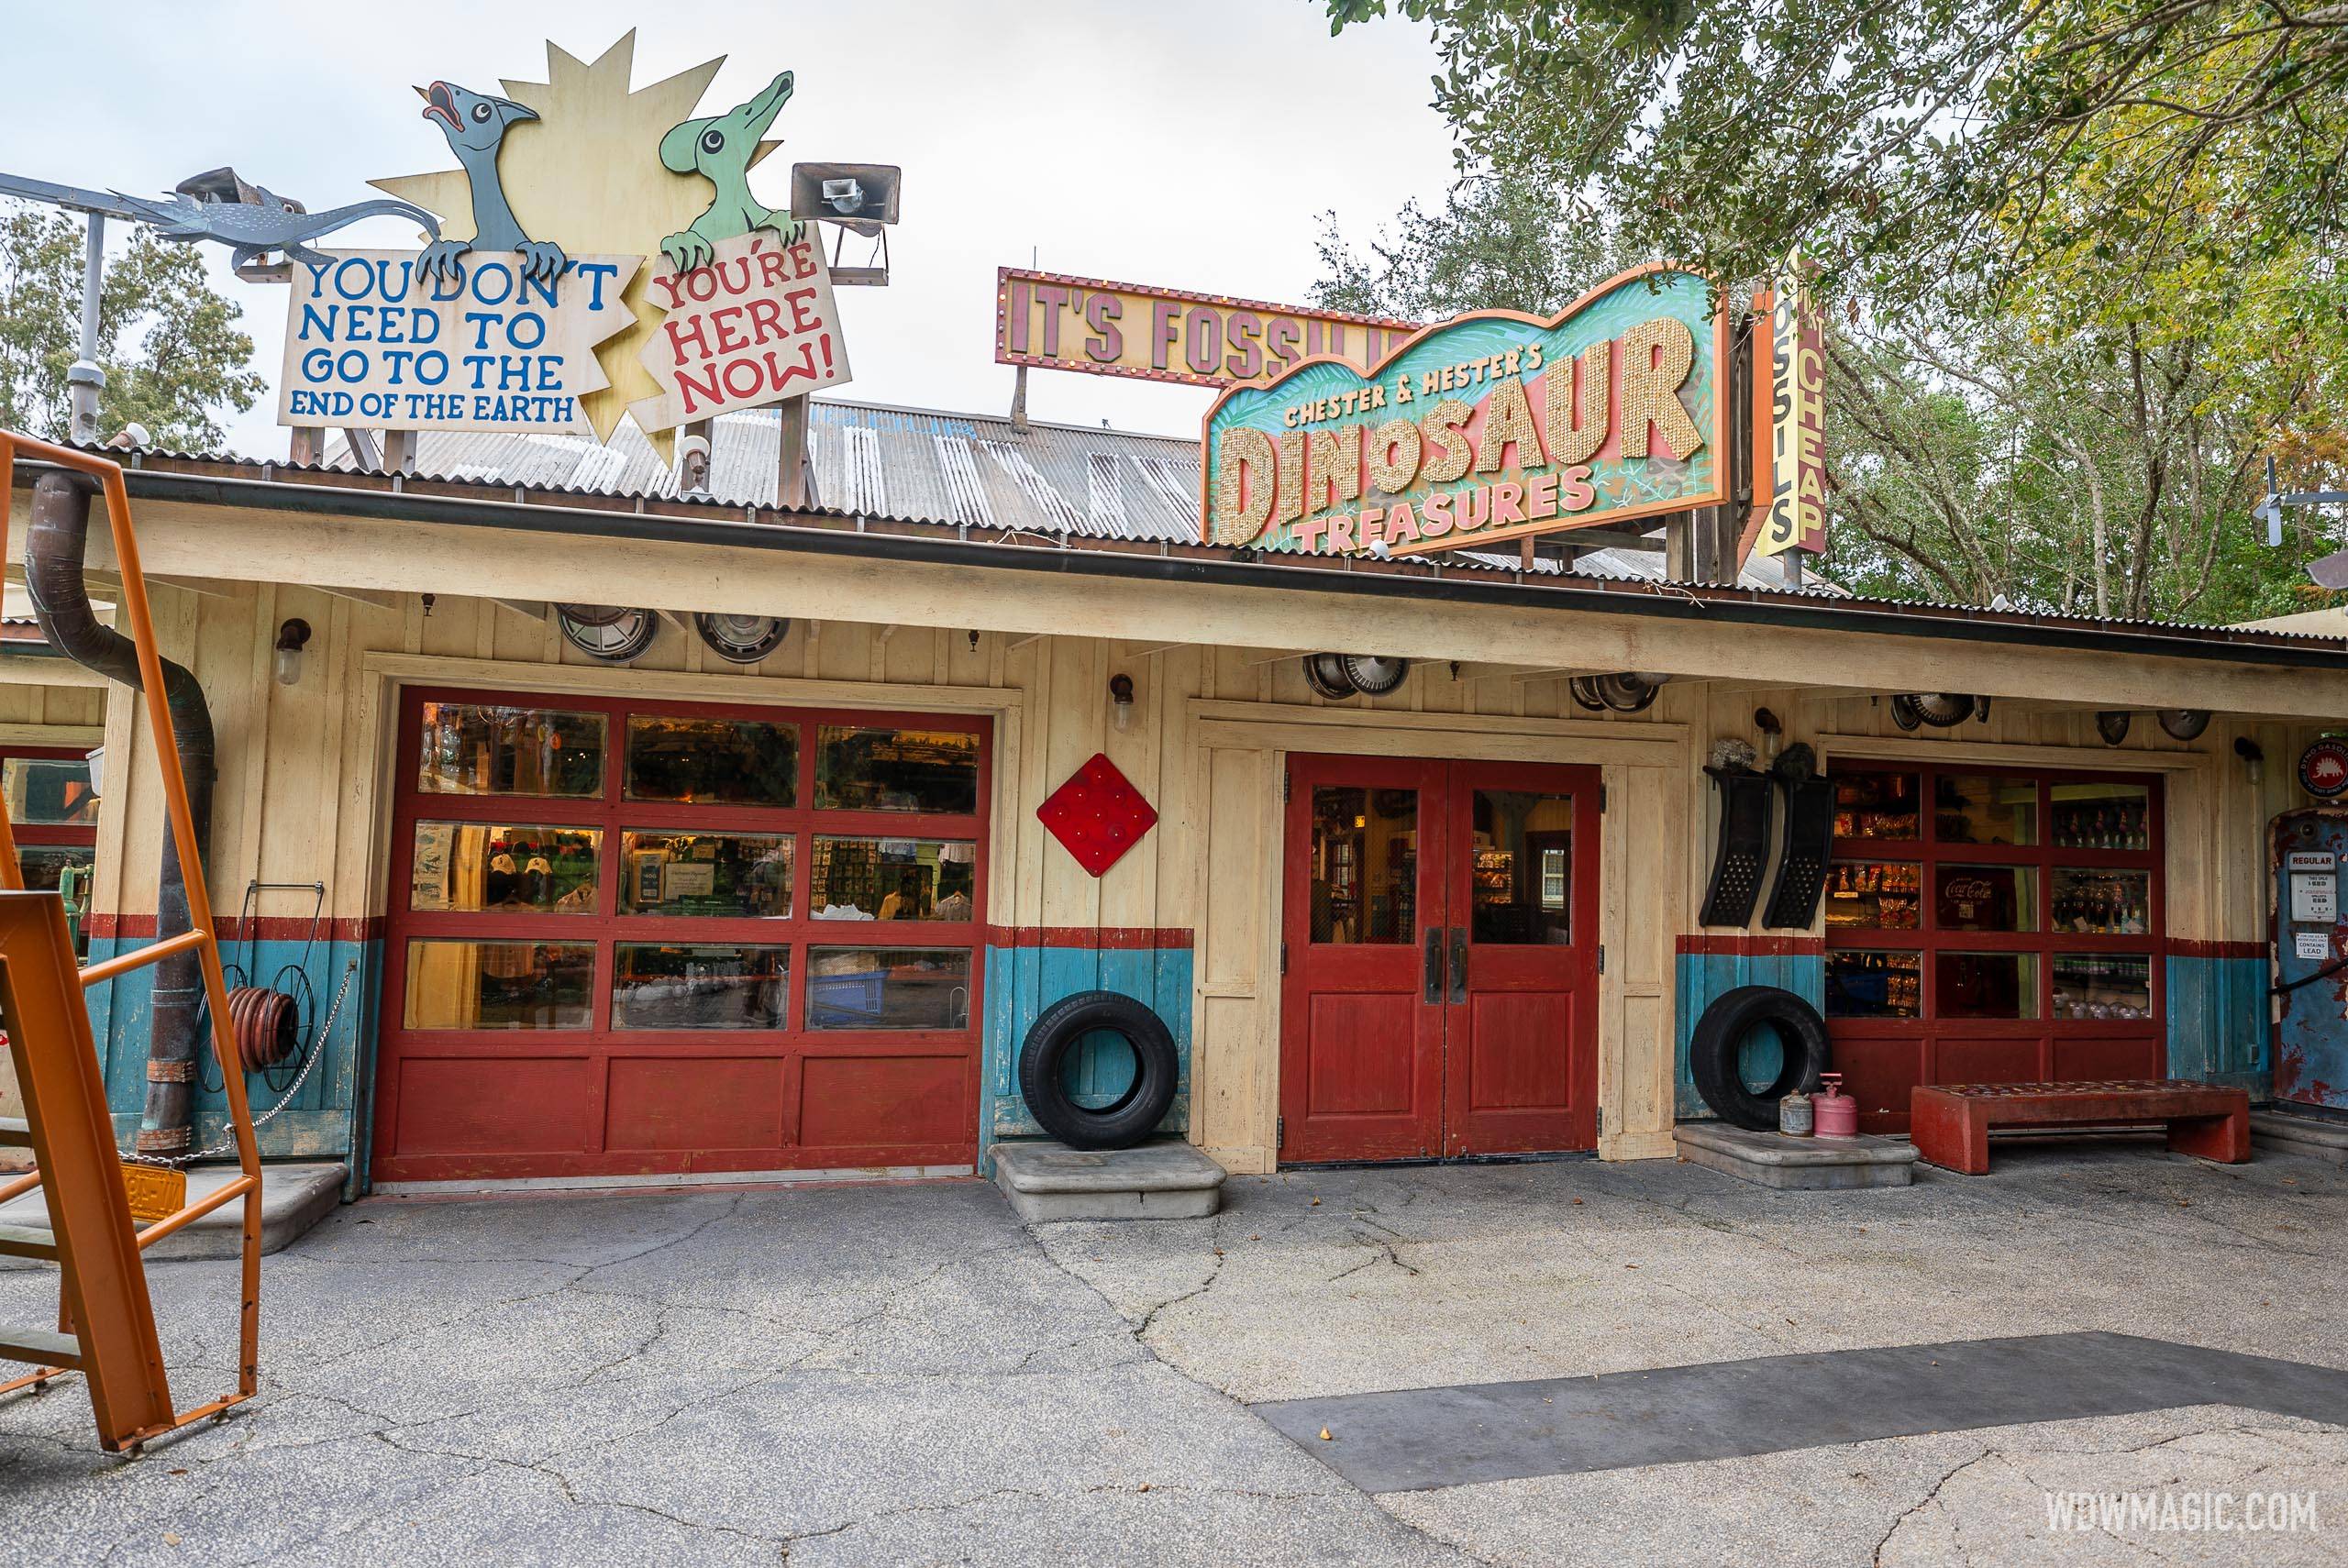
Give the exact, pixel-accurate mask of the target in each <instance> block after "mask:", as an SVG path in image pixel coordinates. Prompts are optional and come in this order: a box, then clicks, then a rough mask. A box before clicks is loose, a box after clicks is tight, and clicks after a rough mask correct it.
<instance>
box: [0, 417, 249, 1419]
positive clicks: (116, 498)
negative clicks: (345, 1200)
mask: <svg viewBox="0 0 2348 1568" xmlns="http://www.w3.org/2000/svg"><path fill="white" fill-rule="evenodd" d="M19 452H22V453H24V454H25V455H26V456H27V457H28V458H37V459H39V460H42V461H45V462H50V463H53V464H56V465H57V466H58V467H60V468H65V469H74V470H76V471H78V472H81V473H84V474H88V475H90V476H91V477H92V478H94V479H95V480H97V481H98V484H99V486H100V487H101V489H102V491H103V492H104V494H105V505H106V517H107V522H108V524H109V525H111V527H112V530H113V536H114V553H115V562H116V569H118V571H119V573H120V575H121V579H122V603H121V606H120V608H121V612H122V614H123V616H124V618H125V619H126V620H127V623H128V624H127V626H125V627H123V628H122V629H123V630H125V631H127V633H128V634H129V635H130V637H131V638H132V640H133V642H134V643H135V644H136V645H137V647H138V673H139V679H140V683H141V685H142V686H143V688H144V690H143V691H142V692H141V693H140V696H141V699H142V701H144V702H145V704H146V708H147V723H148V726H149V728H150V730H151V731H152V733H153V734H154V735H155V737H156V740H157V745H156V747H155V754H156V761H157V771H158V772H159V773H160V774H161V777H162V784H163V803H164V808H165V811H166V812H167V814H168V816H169V818H170V822H171V829H172V840H173V842H174V843H175V844H176V845H177V846H178V849H179V860H180V865H181V866H183V867H185V868H186V878H187V901H188V914H189V919H190V922H191V926H192V929H190V930H189V931H187V932H186V933H183V934H181V935H178V936H174V937H170V938H167V939H165V940H163V941H160V942H156V943H154V944H150V945H149V946H147V947H145V948H142V949H140V950H139V951H138V952H136V953H132V954H127V955H122V956H119V957H116V958H110V959H107V960H105V962H103V963H97V964H92V965H90V966H87V967H85V968H83V969H81V970H80V971H79V975H78V978H79V980H80V986H81V988H88V987H90V986H94V985H97V984H99V983H101V982H103V981H105V980H111V979H113V978H115V977H116V976H119V975H122V974H125V973H127V972H128V971H130V970H132V969H136V968H138V967H140V966H144V965H148V964H152V963H154V962H156V961H157V960H158V959H161V958H163V957H165V956H167V955H171V954H173V953H183V952H186V951H188V950H190V949H194V950H195V952H196V953H197V955H198V957H199V959H200V962H201V965H202V969H203V974H204V993H205V999H206V1000H207V1001H208V1002H209V1003H210V1007H211V1014H212V1050H213V1055H214V1056H215V1057H216V1059H217V1061H218V1062H219V1064H220V1068H221V1074H220V1076H221V1078H222V1081H223V1082H224V1083H225V1084H226V1086H227V1100H228V1118H229V1124H230V1127H231V1129H232V1132H233V1134H234V1137H235V1141H236V1146H237V1166H238V1175H237V1176H235V1177H234V1178H233V1179H231V1180H229V1181H227V1183H224V1184H223V1185H222V1186H221V1187H219V1188H218V1189H217V1190H216V1191H214V1192H212V1193H209V1194H207V1195H206V1196H205V1197H204V1198H199V1199H198V1200H196V1201H195V1202H194V1203H190V1204H187V1205H186V1206H184V1207H183V1208H182V1209H179V1210H178V1212H176V1213H174V1214H172V1215H170V1216H169V1217H167V1218H165V1219H163V1220H159V1221H157V1222H156V1223H154V1224H151V1225H149V1226H147V1227H146V1228H145V1229H143V1230H136V1231H134V1229H133V1226H134V1221H133V1220H131V1218H130V1208H129V1200H128V1197H127V1194H126V1192H125V1190H124V1186H123V1177H122V1165H121V1163H120V1158H119V1154H118V1153H117V1151H116V1148H115V1145H114V1143H113V1122H112V1119H111V1117H110V1116H109V1115H108V1114H107V1111H106V1102H105V1087H104V1084H103V1083H102V1082H101V1081H100V1080H99V1078H98V1074H97V1061H96V1053H95V1046H94V1043H93V1042H92V1040H91V1038H90V1028H89V1016H88V1014H87V1012H86V1011H85V1010H83V1007H82V1005H81V996H80V994H79V991H78V989H76V988H72V987H71V986H68V985H65V984H62V983H60V982H61V981H62V980H63V978H64V977H67V976H69V975H72V973H73V960H72V947H71V946H70V945H68V944H66V933H65V922H64V910H63V904H62V901H61V900H60V899H59V897H58V895H56V894H54V893H27V892H25V891H24V873H23V869H22V867H20V866H19V865H18V864H17V843H16V833H15V829H14V825H13V824H12V823H10V822H9V820H8V813H7V807H6V801H0V889H6V890H7V891H6V892H5V893H0V1013H5V1015H6V1021H7V1022H8V1024H9V1026H10V1033H11V1035H12V1040H11V1045H12V1046H13V1047H14V1050H15V1054H16V1055H17V1063H18V1066H19V1068H20V1070H21V1069H25V1068H28V1067H29V1068H30V1069H31V1070H32V1072H33V1073H34V1075H35V1076H36V1077H39V1078H41V1079H43V1080H44V1081H45V1082H46V1083H47V1084H48V1085H49V1087H50V1088H51V1090H52V1092H55V1091H58V1090H62V1091H63V1096H62V1097H63V1098H64V1099H67V1100H72V1101H74V1102H76V1106H75V1109H79V1110H82V1111H83V1114H81V1115H79V1116H74V1115H65V1116H62V1117H61V1119H59V1120H60V1124H59V1125H56V1126H50V1125H46V1124H45V1122H46V1121H47V1120H49V1119H45V1118H44V1116H43V1114H42V1111H41V1109H40V1108H39V1104H38V1102H37V1101H36V1099H35V1094H36V1092H38V1090H37V1086H36V1085H35V1084H31V1083H28V1084H26V1085H24V1086H23V1087H24V1088H25V1089H26V1091H27V1092H26V1105H27V1113H28V1121H30V1123H31V1127H30V1136H31V1141H32V1144H33V1148H34V1153H35V1156H36V1159H37V1162H38V1167H39V1168H37V1169H36V1170H35V1171H34V1172H33V1173H32V1174H31V1175H29V1176H22V1177H19V1178H17V1180H15V1181H12V1182H10V1183H8V1184H7V1185H6V1186H5V1187H0V1201H6V1199H8V1198H14V1197H17V1196H18V1195H19V1194H22V1193H25V1192H29V1191H31V1190H33V1189H34V1188H36V1187H46V1189H47V1191H46V1196H47V1198H48V1201H49V1205H50V1221H51V1231H52V1234H53V1236H54V1238H55V1252H56V1257H57V1262H58V1264H59V1265H60V1268H61V1289H60V1303H59V1310H58V1327H59V1328H60V1329H61V1331H65V1332H66V1334H68V1335H70V1336H71V1337H72V1339H75V1340H78V1341H79V1342H80V1353H79V1354H77V1355H73V1356H70V1357H59V1358H56V1359H58V1360H59V1361H60V1362H61V1363H64V1364H59V1365H41V1366H39V1369H38V1370H36V1371H35V1372H33V1373H32V1374H30V1375H28V1376H24V1377H19V1378H17V1379H16V1380H14V1381H13V1382H8V1383H0V1394H6V1393H8V1392H11V1391H14V1390H17V1389H22V1388H34V1389H38V1388H39V1387H41V1386H45V1385H46V1384H47V1383H48V1382H50V1380H51V1379H53V1378H55V1377H58V1376H61V1375H62V1374H63V1373H64V1372H66V1371H68V1370H79V1371H81V1372H82V1374H83V1376H84V1377H85V1379H87V1380H88V1382H89V1385H90V1398H91V1406H92V1409H93V1411H94V1415H95V1417H96V1419H97V1424H98V1439H99V1441H100V1442H102V1443H103V1444H104V1445H105V1447H106V1448H107V1449H108V1450H110V1451H112V1452H126V1451H130V1452H135V1451H136V1450H138V1448H139V1447H140V1446H141V1445H142V1444H144V1443H146V1442H148V1441H151V1440H152V1439H154V1438H157V1437H161V1436H162V1435H163V1434H164V1433H166V1432H172V1431H176V1430H179V1429H180V1428H183V1427H185V1426H188V1425H190V1424H192V1423H194V1422H196V1421H200V1420H203V1419H205V1418H207V1417H212V1416H217V1415H220V1414H222V1413H223V1412H225V1411H227V1409H229V1408H231V1407H233V1406H236V1405H240V1404H242V1403H243V1402H244V1401H246V1400H248V1399H249V1398H251V1397H253V1395H254V1393H255V1391H256V1389H257V1387H258V1383H259V1377H260V1217H261V1210H260V1198H261V1176H260V1145H259V1143H258V1142H257V1141H256V1139H255V1137H254V1134H253V1118H252V1107H251V1104H250V1102H249V1100H248V1099H247V1097H246V1093H245V1077H244V1073H243V1071H242V1070H241V1067H240V1066H239V1065H238V1055H237V1049H236V1045H235V1043H234V1041H233V1040H232V1039H231V1037H230V1035H229V1020H228V988H227V978H226V977H225V976H224V975H223V974H222V972H221V967H220V944H219V942H218V940H217V936H216V930H215V927H214V923H213V914H212V896H211V891H210V889H208V888H207V887H206V886H205V877H204V864H203V860H202V857H201V856H199V855H198V854H197V851H196V833H195V821H194V816H193V814H192V813H191V812H190V811H189V808H188V799H187V781H186V779H185V778H183V776H182V774H181V772H180V759H179V749H178V747H177V746H176V745H172V744H171V742H172V736H173V733H174V732H173V730H172V715H171V707H170V704H169V701H168V700H167V699H166V697H165V695H164V690H163V662H162V656H161V653H159V652H158V651H157V649H156V646H155V627H154V621H153V617H152V615H151V613H150V610H149V607H148V602H147V578H146V574H145V572H144V571H143V570H142V569H141V568H140V566H139V560H138V537H137V535H136V534H135V532H134V531H133V529H132V527H131V522H130V494H129V491H128V490H127V487H126V486H125V485H124V483H123V477H122V466H121V465H120V464H118V463H116V462H113V461H110V460H108V459H107V458H101V457H97V456H94V454H91V453H88V452H83V451H77V450H75V449H73V448H72V447H59V446H54V445H52V444H50V443H49V442H46V441H36V440H33V439H32V438H30V437H28V436H17V435H13V434H10V433H8V432H6V431H0V557H5V555H6V543H7V529H8V519H9V509H10V506H11V504H12V498H13V496H14V494H15V491H14V488H13V486H14V482H15V477H16V458H17V453H19ZM77 1080H78V1081H77ZM67 1109H68V1108H67V1107H65V1106H56V1107H52V1108H51V1109H50V1118H51V1119H56V1118H58V1113H59V1112H61V1111H63V1110H67ZM101 1139H103V1147H101V1146H99V1144H100V1140H101ZM238 1198H241V1199H243V1201H244V1215H243V1220H244V1226H243V1250H242V1264H243V1269H242V1275H241V1278H240V1286H239V1291H238V1298H239V1302H238V1372H237V1388H236V1392H234V1393H233V1394H227V1395H223V1396H221V1397H218V1398H216V1399H211V1400H207V1401H205V1403H203V1404H200V1405H197V1406H194V1408H190V1409H187V1410H184V1411H182V1410H175V1409H174V1408H173V1406H172V1397H171V1388H170V1384H169V1381H168V1378H167V1376H166V1374H165V1370H164V1366H163V1361H162V1353H161V1348H160V1345H159V1344H158V1342H157V1339H156V1332H155V1321H154V1309H153V1304H152V1298H151V1297H150V1294H149V1292H148V1289H147V1280H146V1271H145V1266H144V1264H143V1262H142V1261H141V1259H140V1256H139V1254H140V1253H143V1252H144V1251H145V1249H146V1248H148V1247H150V1246H151V1245H153V1244H154V1243H155V1242H160V1241H161V1240H162V1239H163V1238H164V1237H166V1236H169V1235H171V1234H172V1233H173V1232H175V1231H179V1230H180V1229H181V1228H182V1227H183V1226H186V1225H188V1224H190V1223H192V1222H193V1221H194V1220H199V1219H201V1218H202V1217H203V1216H205V1215H206V1214H209V1213H211V1212H212V1211H213V1210H214V1209H219V1208H222V1207H224V1206H225V1205H227V1204H228V1203H230V1202H233V1201H235V1200H237V1199H238ZM98 1240H105V1241H109V1242H113V1243H115V1244H114V1245H112V1246H110V1247H106V1248H97V1247H94V1246H93V1245H92V1244H91V1243H92V1242H94V1241H98ZM77 1242H78V1243H79V1244H78V1245H77ZM125 1242H127V1243H130V1244H128V1245H125V1244H123V1243H125ZM8 1359H16V1360H25V1359H31V1358H29V1357H27V1356H25V1355H23V1354H21V1353H17V1352H16V1351H14V1350H13V1349H11V1350H9V1351H8Z"/></svg>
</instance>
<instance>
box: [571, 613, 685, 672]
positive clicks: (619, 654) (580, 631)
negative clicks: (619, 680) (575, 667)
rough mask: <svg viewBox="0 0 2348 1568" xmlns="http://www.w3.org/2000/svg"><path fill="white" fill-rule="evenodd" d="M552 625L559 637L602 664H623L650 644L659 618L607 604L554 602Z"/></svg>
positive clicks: (656, 629) (657, 626) (638, 654)
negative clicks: (553, 622) (553, 621)
mask: <svg viewBox="0 0 2348 1568" xmlns="http://www.w3.org/2000/svg"><path fill="white" fill-rule="evenodd" d="M554 619H555V624H556V625H558V626H559V627H560V628H561V629H562V636H563V640H564V641H565V642H567V643H569V644H570V646H572V647H574V648H577V649H578V650H579V651H580V652H581V653H583V654H585V655H586V656H587V657H590V658H594V659H601V660H602V661H603V662H604V663H605V664H626V662H627V661H628V660H630V659H632V658H636V657H639V656H641V655H642V654H643V652H644V650H645V649H647V648H648V647H650V646H652V636H653V634H654V633H655V632H657V631H659V628H660V620H659V616H657V615H655V614H654V613H652V612H651V611H649V610H628V609H625V608H621V607H618V606H615V605H610V604H558V605H556V606H555V607H554Z"/></svg>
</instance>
